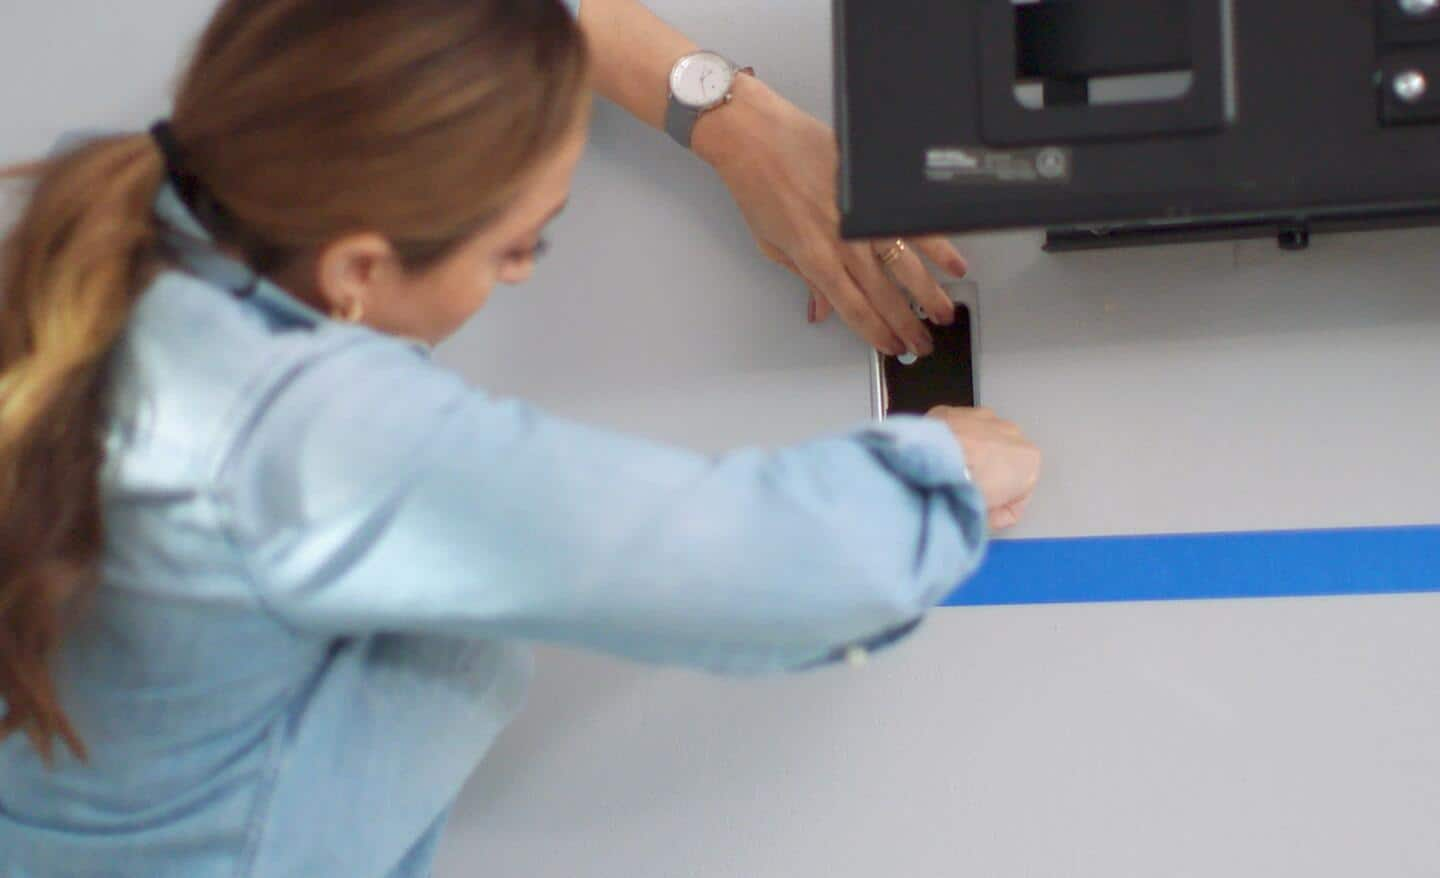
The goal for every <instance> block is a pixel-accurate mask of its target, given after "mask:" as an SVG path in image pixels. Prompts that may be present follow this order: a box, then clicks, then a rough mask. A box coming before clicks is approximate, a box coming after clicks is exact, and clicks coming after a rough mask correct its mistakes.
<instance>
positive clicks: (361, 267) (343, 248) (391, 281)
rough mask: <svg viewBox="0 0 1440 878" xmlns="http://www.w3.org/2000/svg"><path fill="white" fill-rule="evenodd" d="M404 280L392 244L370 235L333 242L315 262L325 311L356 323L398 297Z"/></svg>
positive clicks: (316, 283)
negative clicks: (379, 306) (382, 304)
mask: <svg viewBox="0 0 1440 878" xmlns="http://www.w3.org/2000/svg"><path fill="white" fill-rule="evenodd" d="M404 276H405V271H404V267H403V266H402V265H401V264H400V258H399V257H398V256H397V255H396V253H395V249H394V248H393V247H391V246H390V242H389V241H387V240H385V239H384V238H383V237H381V236H380V235H377V234H374V233H371V232H363V233H359V234H354V235H347V236H345V237H343V238H340V239H339V240H336V241H333V242H331V243H330V244H328V245H326V247H325V248H324V249H323V250H321V251H320V256H319V258H318V259H317V260H316V262H315V286H316V288H317V290H318V292H319V293H320V298H321V300H322V301H323V302H324V305H325V308H326V309H327V310H328V311H329V312H330V315H331V316H333V317H335V318H337V319H340V320H348V321H350V322H353V323H358V322H360V321H361V320H363V319H364V315H365V313H366V312H367V311H373V310H375V309H376V307H377V306H378V304H379V303H381V302H385V301H388V300H389V299H390V298H392V297H393V296H394V295H396V293H397V292H398V288H399V286H400V284H401V282H402V280H403V279H404Z"/></svg>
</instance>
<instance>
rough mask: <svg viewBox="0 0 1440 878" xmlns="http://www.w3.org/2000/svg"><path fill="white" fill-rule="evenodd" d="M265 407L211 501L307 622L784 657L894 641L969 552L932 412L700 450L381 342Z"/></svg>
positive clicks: (794, 660) (263, 588)
mask: <svg viewBox="0 0 1440 878" xmlns="http://www.w3.org/2000/svg"><path fill="white" fill-rule="evenodd" d="M268 399H269V401H268V402H267V403H266V404H265V405H264V406H263V408H262V410H261V412H260V413H259V415H258V416H257V417H256V418H255V419H254V420H253V422H252V424H251V426H250V427H249V428H248V429H247V430H246V432H245V434H244V435H243V436H242V437H240V439H239V440H238V442H237V444H236V446H235V448H234V450H233V451H232V453H231V454H230V458H229V463H228V465H227V467H226V477H225V482H224V486H223V489H222V490H221V492H220V497H221V498H222V499H223V507H224V509H225V514H226V515H227V517H228V520H229V527H230V529H231V532H232V536H233V538H234V541H235V545H236V547H237V550H238V551H239V552H241V553H242V555H243V558H244V560H245V563H246V564H247V565H248V567H249V570H250V573H251V577H252V580H253V584H254V588H255V590H256V592H257V594H258V595H259V597H260V599H261V601H262V602H263V603H264V604H265V605H266V606H267V607H268V608H269V610H270V611H271V612H273V613H274V614H275V615H277V616H278V617H279V618H281V619H282V620H283V621H285V622H286V623H288V624H290V625H292V626H294V627H297V628H300V629H304V630H308V631H316V632H325V633H360V632H369V631H407V632H437V633H449V634H458V635H463V636H473V637H500V638H522V639H528V640H537V641H547V642H551V643H556V644H562V645H570V646H576V647H584V648H590V649H596V650H601V651H604V652H608V653H612V654H615V655H618V656H623V657H627V658H632V659H638V660H643V661H653V662H663V663H669V664H681V665H689V666H694V667H700V668H705V669H709V670H714V671H721V672H737V673H745V672H762V671H768V670H778V669H785V668H794V667H799V666H804V665H807V664H812V663H816V662H820V661H824V660H826V659H827V658H831V657H834V656H836V655H839V654H843V652H844V650H845V649H846V648H847V647H850V646H854V645H860V646H865V645H873V644H880V643H885V642H888V640H889V639H893V637H891V635H893V634H894V633H895V632H897V631H899V630H903V629H905V628H906V626H913V624H914V623H915V622H916V621H917V620H918V619H919V618H920V616H921V615H922V614H923V613H924V611H925V610H927V609H928V608H929V607H930V606H931V605H933V604H934V603H935V602H937V601H938V600H940V599H941V598H942V597H943V596H944V595H945V594H946V593H947V592H948V591H949V590H951V589H952V588H954V587H955V586H956V585H957V584H958V583H959V582H960V581H961V580H962V579H963V578H964V577H965V576H967V575H968V574H969V573H970V572H971V571H973V570H974V568H975V567H976V565H977V564H978V563H979V561H980V558H981V555H982V552H983V550H984V546H985V541H986V513H987V509H986V503H985V501H984V499H983V498H982V497H981V494H980V492H979V491H978V490H977V489H976V488H975V487H974V486H973V485H972V484H971V482H970V480H969V478H968V474H967V472H966V467H965V460H964V456H963V454H962V452H961V450H960V448H959V446H958V445H957V443H956V441H955V440H954V438H953V436H952V434H951V431H950V430H949V429H948V428H947V427H946V425H945V424H944V423H942V422H941V421H940V420H932V419H912V420H899V421H895V422H892V423H890V424H887V425H885V426H879V427H873V428H870V429H866V430H860V431H857V432H855V433H852V434H850V435H846V436H839V437H834V438H829V439H823V440H820V441H816V442H812V443H809V444H807V445H803V446H799V447H795V448H789V449H785V450H781V451H773V452H764V451H741V452H736V453H733V454H729V455H725V456H723V457H719V458H715V459H711V458H707V457H703V456H701V455H697V454H693V453H689V452H686V451H681V450H677V449H675V448H672V447H668V446H664V445H659V444H654V443H650V442H645V441H641V440H637V439H632V438H627V437H623V436H618V435H615V434H612V433H608V432H605V431H601V430H595V429H591V428H587V427H583V426H579V425H576V424H572V423H569V422H566V421H563V420H561V419H558V418H554V417H549V416H547V415H544V414H541V413H539V412H537V411H535V410H533V409H531V408H529V407H527V406H525V405H523V404H520V403H517V402H510V401H503V400H497V399H493V398H490V397H488V396H486V395H484V394H482V393H480V392H477V391H475V390H473V389H471V388H469V387H467V386H465V385H464V384H463V382H461V381H460V380H459V379H458V378H456V377H455V376H453V375H450V374H449V373H447V372H444V371H443V370H441V369H439V368H438V367H436V366H434V365H433V364H431V363H429V362H428V361H426V360H425V359H424V358H423V357H421V356H420V355H419V354H417V353H414V352H412V351H410V350H409V349H406V348H404V347H402V346H400V345H395V344H391V343H388V342H379V341H365V342H362V343H360V344H358V345H355V346H351V347H350V348H348V349H346V350H342V351H340V352H338V353H335V354H332V355H330V356H328V357H326V358H324V359H321V360H318V361H315V362H311V363H309V364H308V365H306V366H305V367H304V368H302V369H299V370H296V371H294V372H293V373H292V374H291V375H290V376H289V377H287V378H286V379H284V381H283V382H281V383H280V385H279V386H277V387H275V388H272V392H271V393H270V394H269V397H268Z"/></svg>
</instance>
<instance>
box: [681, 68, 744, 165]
mask: <svg viewBox="0 0 1440 878" xmlns="http://www.w3.org/2000/svg"><path fill="white" fill-rule="evenodd" d="M741 73H748V74H750V75H751V76H753V75H755V70H754V68H752V67H737V66H735V63H734V62H732V61H731V60H730V59H729V58H726V57H724V56H723V55H720V54H719V53H716V52H708V51H701V52H691V53H690V54H689V55H686V56H685V57H683V58H681V59H680V60H679V61H676V62H675V66H674V67H672V68H670V101H669V104H668V106H666V108H665V133H666V134H669V135H670V137H671V138H673V139H674V141H675V142H676V143H678V144H680V145H681V146H683V147H685V148H686V149H689V148H690V137H691V135H692V134H694V132H695V123H696V122H698V121H700V117H701V116H702V115H704V114H705V113H706V112H708V111H710V110H713V109H715V108H716V107H720V106H724V105H725V104H728V103H730V100H731V99H732V98H733V97H734V96H735V94H734V91H733V89H734V87H735V77H736V76H738V75H740V74H741Z"/></svg>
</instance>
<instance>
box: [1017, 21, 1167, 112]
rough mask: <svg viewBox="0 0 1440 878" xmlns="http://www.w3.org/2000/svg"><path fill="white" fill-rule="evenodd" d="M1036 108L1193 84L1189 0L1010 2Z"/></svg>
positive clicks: (1021, 96) (1020, 94)
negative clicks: (1187, 0)
mask: <svg viewBox="0 0 1440 878" xmlns="http://www.w3.org/2000/svg"><path fill="white" fill-rule="evenodd" d="M1010 3H1011V5H1012V6H1013V7H1014V16H1015V29H1014V32H1015V71H1014V73H1015V85H1014V94H1015V100H1016V101H1017V102H1018V103H1019V104H1020V105H1021V106H1022V107H1025V108H1027V109H1031V110H1042V109H1046V108H1049V107H1061V106H1084V105H1091V106H1105V105H1115V104H1138V103H1153V102H1163V101H1178V100H1182V99H1184V98H1185V97H1186V96H1187V95H1189V93H1190V91H1191V89H1192V87H1193V86H1194V83H1195V73H1194V70H1193V69H1192V61H1191V57H1190V56H1191V34H1190V3H1188V2H1186V0H1145V2H1136V0H1010Z"/></svg>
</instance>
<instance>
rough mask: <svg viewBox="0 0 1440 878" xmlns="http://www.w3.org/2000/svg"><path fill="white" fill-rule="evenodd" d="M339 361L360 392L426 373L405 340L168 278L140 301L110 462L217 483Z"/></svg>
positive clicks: (127, 347)
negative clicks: (375, 382)
mask: <svg viewBox="0 0 1440 878" xmlns="http://www.w3.org/2000/svg"><path fill="white" fill-rule="evenodd" d="M337 357H339V358H343V359H344V360H345V362H346V368H347V370H348V373H349V374H348V381H349V382H350V384H349V386H350V387H352V388H353V389H356V390H358V389H360V388H363V387H364V385H365V381H366V379H365V375H364V373H365V371H366V370H367V369H368V368H376V369H393V368H394V363H395V362H397V361H401V362H406V363H410V364H413V365H414V366H415V367H418V368H422V369H423V368H425V367H426V366H427V365H428V360H427V359H426V358H425V357H424V356H423V354H422V353H420V352H419V351H416V350H414V349H412V347H411V346H410V345H408V344H407V343H405V342H403V341H401V340H398V339H393V338H390V337H388V336H383V335H380V334H378V333H375V332H371V331H369V330H367V329H364V328H362V327H352V326H347V325H344V324H339V323H335V322H333V321H329V320H323V319H320V320H308V319H301V318H297V317H296V315H295V313H294V312H293V311H291V312H287V311H286V310H285V309H281V308H274V307H269V306H267V304H266V303H265V302H264V301H263V300H252V299H247V298H245V297H241V296H237V295H235V294H234V293H232V292H230V291H228V290H225V289H223V288H221V287H219V286H216V285H214V284H211V283H209V282H207V281H205V280H203V279H200V278H197V277H194V276H192V275H189V274H186V273H184V272H181V271H163V272H161V273H160V274H159V275H157V276H156V278H155V279H154V280H153V281H152V282H151V283H150V285H149V286H148V288H147V289H146V290H145V291H144V293H143V294H142V295H141V296H140V299H139V301H138V302H137V304H136V307H135V310H134V311H133V313H132V315H131V318H130V321H129V323H128V325H127V327H126V330H125V333H124V334H123V336H122V337H121V340H120V343H119V345H118V346H117V349H116V351H115V353H114V356H113V359H112V361H111V373H110V395H109V405H110V417H109V423H110V430H109V435H108V437H107V452H108V456H109V457H111V458H115V459H116V460H112V463H119V462H122V460H129V461H130V462H131V464H132V468H134V466H139V468H140V469H142V470H146V471H149V473H150V475H152V476H155V475H160V474H161V473H162V472H163V473H164V474H165V475H166V476H167V477H168V478H172V479H186V478H200V477H203V476H205V475H206V474H213V473H214V472H215V469H216V467H217V466H218V464H219V462H220V459H221V458H222V457H223V456H224V455H225V453H226V451H227V449H228V448H230V447H231V446H232V445H233V444H234V443H235V441H236V440H237V438H238V437H239V436H240V435H241V434H242V433H243V432H244V431H245V430H246V429H247V427H248V426H249V425H250V424H252V423H253V422H254V421H255V420H256V419H257V418H258V417H259V416H260V415H261V413H262V412H263V410H264V409H265V408H266V407H267V406H269V405H271V404H273V403H274V402H275V400H276V399H277V397H278V396H279V395H280V394H281V392H282V391H283V389H284V388H285V387H286V386H287V384H288V383H290V382H292V381H294V380H295V377H296V376H298V375H300V374H304V373H306V372H309V371H313V370H316V369H319V368H320V367H321V364H324V363H326V362H328V361H330V360H332V359H335V358H337ZM431 368H433V367H431Z"/></svg>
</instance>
